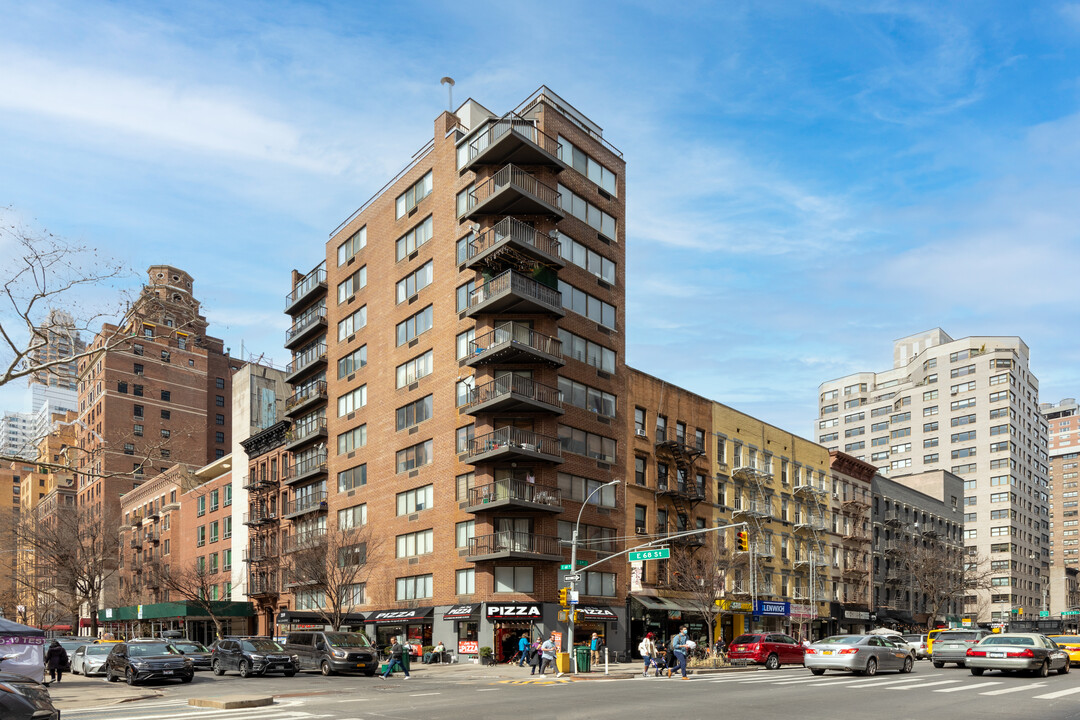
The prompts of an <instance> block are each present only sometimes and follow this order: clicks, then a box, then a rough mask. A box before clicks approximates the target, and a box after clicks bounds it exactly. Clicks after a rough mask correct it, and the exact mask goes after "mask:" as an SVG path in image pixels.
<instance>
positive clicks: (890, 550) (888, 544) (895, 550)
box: [881, 540, 905, 555]
mask: <svg viewBox="0 0 1080 720" xmlns="http://www.w3.org/2000/svg"><path fill="white" fill-rule="evenodd" d="M904 550H905V547H904V544H903V543H901V542H900V541H899V540H886V541H885V542H883V543H882V544H881V552H883V553H885V554H886V555H899V554H900V553H902V552H904Z"/></svg>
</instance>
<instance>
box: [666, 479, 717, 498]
mask: <svg viewBox="0 0 1080 720" xmlns="http://www.w3.org/2000/svg"><path fill="white" fill-rule="evenodd" d="M656 494H657V495H666V496H670V497H679V498H683V499H686V500H689V501H691V502H701V501H702V500H704V499H705V488H703V487H700V488H699V487H698V486H697V485H696V484H694V483H692V482H687V481H677V480H676V481H672V480H669V479H668V478H666V477H660V478H657V479H656Z"/></svg>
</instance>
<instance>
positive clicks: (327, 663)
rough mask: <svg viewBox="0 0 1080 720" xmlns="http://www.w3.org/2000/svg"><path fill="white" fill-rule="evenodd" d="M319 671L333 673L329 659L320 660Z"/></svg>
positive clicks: (327, 673) (324, 673)
mask: <svg viewBox="0 0 1080 720" xmlns="http://www.w3.org/2000/svg"><path fill="white" fill-rule="evenodd" d="M319 672H321V673H322V674H323V675H333V674H334V668H332V667H330V661H329V660H323V661H322V664H320V665H319Z"/></svg>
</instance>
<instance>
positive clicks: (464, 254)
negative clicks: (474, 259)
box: [454, 186, 473, 265]
mask: <svg viewBox="0 0 1080 720" xmlns="http://www.w3.org/2000/svg"><path fill="white" fill-rule="evenodd" d="M470 187H472V186H470ZM459 198H460V196H459ZM458 216H459V217H460V216H461V212H460V211H459V212H458ZM472 239H473V235H472V233H469V234H468V235H466V236H465V237H463V238H458V241H457V244H456V246H455V248H456V251H455V253H454V257H455V259H456V262H457V264H458V265H461V264H462V263H464V262H465V261H466V260H468V259H469V243H471V242H472Z"/></svg>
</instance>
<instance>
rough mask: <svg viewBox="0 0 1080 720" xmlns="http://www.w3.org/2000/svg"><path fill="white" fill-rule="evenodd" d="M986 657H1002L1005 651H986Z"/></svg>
mask: <svg viewBox="0 0 1080 720" xmlns="http://www.w3.org/2000/svg"><path fill="white" fill-rule="evenodd" d="M986 657H992V658H1003V657H1005V653H1003V652H988V653H986Z"/></svg>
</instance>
